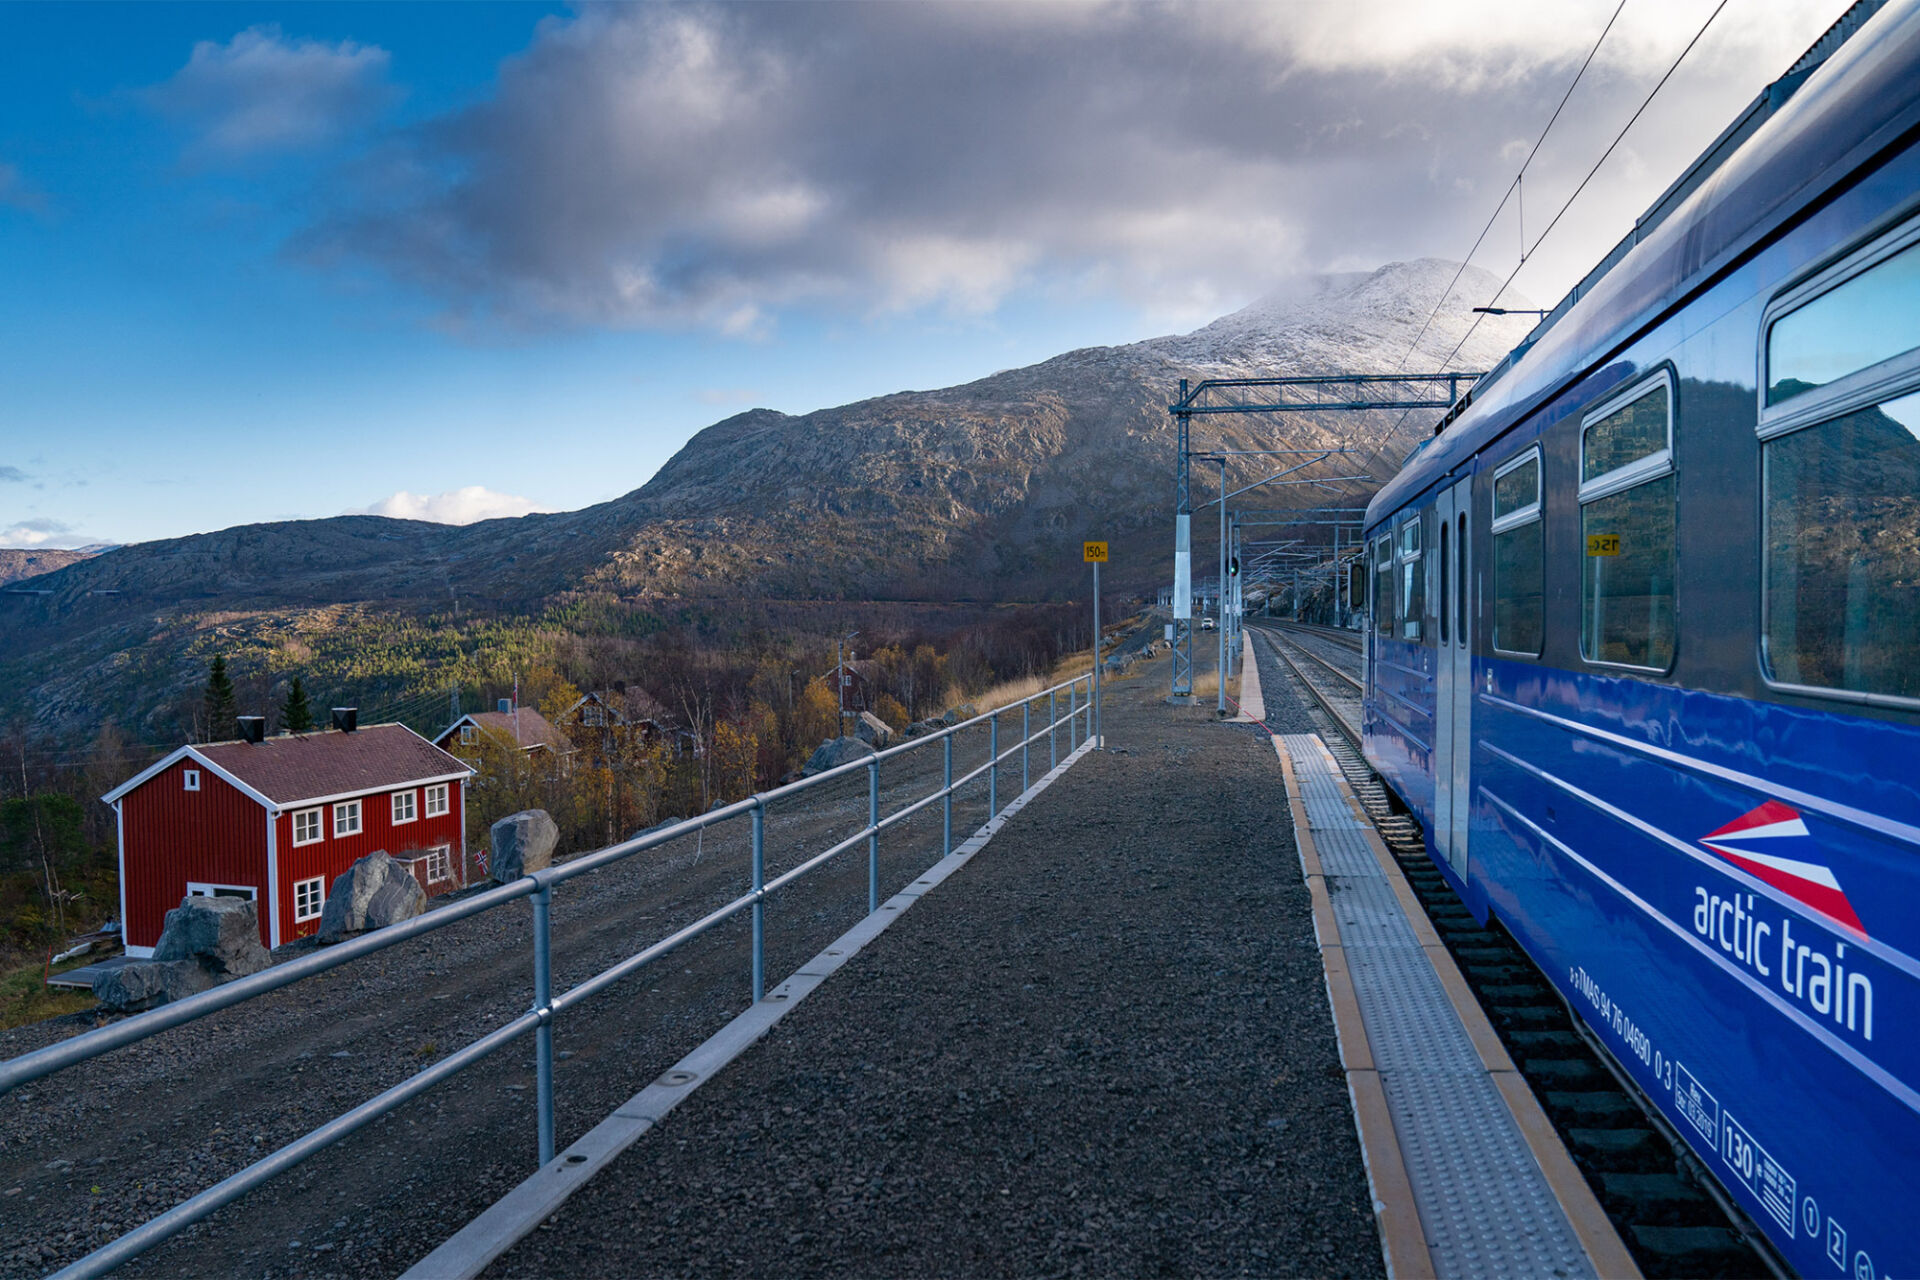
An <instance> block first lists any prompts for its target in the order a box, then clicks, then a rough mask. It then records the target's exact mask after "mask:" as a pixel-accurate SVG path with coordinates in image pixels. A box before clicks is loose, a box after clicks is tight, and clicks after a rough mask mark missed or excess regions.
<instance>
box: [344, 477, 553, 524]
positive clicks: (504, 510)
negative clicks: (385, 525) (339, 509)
mask: <svg viewBox="0 0 1920 1280" xmlns="http://www.w3.org/2000/svg"><path fill="white" fill-rule="evenodd" d="M544 509H545V508H541V507H536V506H534V505H533V503H531V502H529V501H528V500H527V499H525V498H521V497H516V496H515V495H513V494H511V493H495V492H494V491H493V490H491V489H489V488H487V487H486V486H485V485H478V484H470V485H468V486H466V487H465V488H464V489H449V490H447V491H446V492H445V493H434V494H426V493H409V492H407V491H406V490H405V489H402V490H400V492H398V493H396V494H394V495H393V496H392V497H389V498H382V499H381V500H380V501H378V502H376V503H374V504H373V505H372V506H370V507H360V508H358V509H356V510H352V511H348V512H345V513H344V514H346V515H350V516H389V517H391V518H393V519H395V520H426V521H429V522H431V523H433V524H473V523H474V522H475V521H478V520H499V519H511V518H513V517H515V516H524V515H530V514H532V513H533V512H535V511H540V510H544Z"/></svg>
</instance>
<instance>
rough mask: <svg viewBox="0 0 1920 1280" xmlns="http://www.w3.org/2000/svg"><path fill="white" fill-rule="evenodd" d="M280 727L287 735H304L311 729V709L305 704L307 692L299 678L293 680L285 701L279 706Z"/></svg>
mask: <svg viewBox="0 0 1920 1280" xmlns="http://www.w3.org/2000/svg"><path fill="white" fill-rule="evenodd" d="M280 727H281V728H283V729H285V730H286V731H287V732H289V733H305V732H306V731H307V730H309V729H311V728H313V708H312V707H311V706H309V705H308V703H307V691H306V688H305V686H303V685H302V684H301V683H300V677H299V676H295V677H294V678H293V686H292V687H291V688H289V689H288V690H287V700H286V701H285V702H283V703H281V704H280Z"/></svg>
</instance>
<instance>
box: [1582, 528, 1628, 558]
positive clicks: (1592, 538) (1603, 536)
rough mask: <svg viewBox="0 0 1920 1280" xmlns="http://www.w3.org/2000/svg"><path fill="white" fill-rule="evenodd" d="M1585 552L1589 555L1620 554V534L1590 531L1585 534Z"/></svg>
mask: <svg viewBox="0 0 1920 1280" xmlns="http://www.w3.org/2000/svg"><path fill="white" fill-rule="evenodd" d="M1587 554H1588V555H1590V556H1617V555H1619V554H1620V535H1619V534H1617V533H1590V534H1588V535H1587Z"/></svg>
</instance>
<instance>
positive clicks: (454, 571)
mask: <svg viewBox="0 0 1920 1280" xmlns="http://www.w3.org/2000/svg"><path fill="white" fill-rule="evenodd" d="M1457 269H1458V268H1457V264H1455V263H1450V262H1443V261H1439V260H1435V259H1424V260H1421V261H1417V262H1410V263H1395V264H1392V265H1389V266H1386V267H1383V268H1381V269H1380V270H1378V271H1374V272H1369V273H1352V274H1346V275H1333V276H1321V277H1316V278H1313V279H1309V280H1304V281H1301V282H1300V283H1299V284H1298V285H1297V286H1296V287H1295V288H1292V289H1289V290H1287V291H1284V292H1282V293H1279V294H1276V295H1274V296H1272V297H1269V298H1265V299H1262V300H1261V301H1259V302H1257V303H1255V304H1253V305H1251V306H1249V307H1247V308H1245V309H1243V310H1241V311H1238V312H1235V313H1233V314H1232V315H1229V316H1226V317H1224V318H1223V319H1221V320H1218V321H1215V322H1214V323H1213V324H1210V325H1207V326H1206V327H1204V328H1202V329H1198V330H1195V331H1194V332H1192V333H1188V334H1182V335H1177V336H1170V337H1163V338H1155V339H1150V340H1147V341H1144V342H1137V343H1132V344H1129V345H1126V346H1117V347H1093V348H1086V349H1083V350H1078V351H1071V352H1068V353H1067V354H1065V355H1061V356H1058V357H1055V358H1054V359H1051V360H1047V361H1044V362H1042V363H1040V364H1036V365H1031V366H1028V367H1026V368H1021V369H1012V370H1006V371H1003V372H1000V373H996V374H993V375H991V376H990V377H986V378H982V379H980V380H978V381H976V382H971V383H967V384H965V385H963V386H958V387H950V388H946V389H943V390H936V391H911V392H900V393H898V394H894V395H888V396H881V397H878V398H876V399H872V400H866V401H862V402H859V403H857V404H851V405H845V406H841V407H838V408H831V409H822V410H819V411H817V412H814V413H808V414H803V415H789V414H785V413H779V412H776V411H774V410H770V409H754V410H750V411H748V412H746V413H742V414H738V415H736V416H734V417H731V418H728V419H726V420H724V421H722V422H718V423H716V424H714V425H713V426H711V427H708V428H707V429H706V430H704V431H702V432H700V433H699V434H698V435H696V436H695V437H694V438H693V439H692V440H690V441H688V443H687V444H686V446H685V447H684V448H682V449H681V450H680V451H679V453H677V454H676V455H674V457H673V458H672V459H670V460H669V461H668V462H667V464H666V465H665V466H663V467H662V468H661V469H660V471H659V473H658V474H656V475H655V476H654V477H653V478H652V479H651V480H649V481H648V482H647V483H646V484H645V485H643V486H642V487H641V488H639V489H636V490H634V491H633V492H631V493H629V494H626V495H625V496H623V497H620V498H616V499H614V500H613V501H611V502H606V503H601V504H599V505H597V506H592V507H588V508H585V509H583V510H580V511H571V512H562V513H554V514H543V515H531V516H525V517H521V518H519V519H514V520H493V521H486V522H483V523H480V524H475V525H469V526H465V527H450V526H443V525H432V524H424V523H420V522H415V521H404V520H390V519H385V518H381V517H374V516H342V517H338V518H335V519H329V520H311V521H296V522H288V523H278V524H265V525H247V526H241V527H237V528H232V529H226V530H222V531H220V532H217V533H211V534H204V535H198V536H195V537H189V538H177V539H169V540H166V541H161V542H152V543H143V544H139V545H136V546H130V547H123V548H119V549H117V550H115V551H113V552H111V553H110V554H106V555H102V556H99V557H97V558H94V559H91V560H87V561H85V562H82V563H77V564H73V565H69V566H67V567H66V568H64V569H61V570H59V571H58V572H55V573H52V574H49V575H46V576H44V577H43V578H42V579H41V580H40V581H39V582H37V583H36V584H35V585H36V586H39V587H47V588H51V589H52V594H51V595H48V596H44V597H29V598H23V599H20V600H17V601H13V602H11V603H9V604H6V605H3V606H0V651H11V652H12V653H13V654H14V655H16V656H15V657H14V658H13V659H12V660H11V661H8V662H6V663H5V665H4V666H0V690H4V689H5V688H6V687H7V686H8V685H11V686H12V687H13V688H15V689H17V690H20V691H22V699H21V700H22V701H23V702H24V703H25V705H26V709H27V710H28V711H29V713H30V714H32V715H33V716H34V717H35V718H36V719H37V720H39V721H40V722H41V723H42V724H45V725H47V726H48V727H54V726H55V725H56V724H57V723H59V722H64V721H65V720H67V719H68V718H69V716H72V715H76V714H79V712H78V711H77V709H76V708H73V707H72V706H70V705H69V704H70V703H71V702H72V701H73V695H74V694H75V693H77V691H79V690H82V689H86V688H88V687H89V684H88V681H89V680H90V679H91V680H98V681H111V680H112V679H115V678H120V679H125V678H128V677H127V676H126V675H125V673H126V672H128V671H141V672H146V673H148V674H147V675H146V677H145V678H147V679H153V678H156V677H158V676H159V675H160V673H161V672H163V671H170V672H172V673H173V678H174V679H177V680H190V679H191V678H193V676H194V675H195V673H196V672H197V671H198V670H199V667H198V666H196V665H195V663H193V662H188V661H184V660H183V659H184V656H185V654H186V652H187V650H188V648H190V647H191V642H192V640H193V637H194V636H195V635H196V634H198V633H200V632H203V631H204V630H205V629H206V628H208V627H215V626H229V627H230V626H232V625H233V623H234V620H235V619H236V618H248V619H253V620H255V621H256V622H257V623H258V624H259V625H260V626H262V627H265V628H266V629H268V630H270V631H275V632H276V634H278V633H285V632H287V631H289V630H291V631H292V632H296V633H297V632H298V630H299V628H300V626H301V623H300V621H299V619H300V618H302V617H310V616H313V615H314V614H315V613H316V612H317V611H318V612H324V611H327V610H338V609H340V608H342V607H352V608H355V609H360V610H374V611H387V612H393V611H398V612H402V613H412V614H415V615H424V614H426V613H428V612H435V611H438V612H446V611H449V610H451V609H452V608H454V606H455V605H456V604H457V605H459V606H461V607H463V608H466V609H469V610H479V611H493V612H496V613H521V614H525V613H531V612H538V611H540V610H542V609H550V608H552V607H553V606H555V605H556V604H561V603H564V602H568V601H579V600H583V599H595V598H612V599H616V600H620V601H628V602H633V601H641V602H645V601H655V602H658V601H683V602H684V601H689V600H707V601H720V600H725V599H732V598H739V597H743V596H751V597H762V598H768V597H771V598H779V599H821V598H828V599H892V600H937V599H953V598H968V599H1008V598H1041V597H1046V596H1048V595H1054V596H1058V595H1062V594H1069V593H1071V592H1073V591H1075V590H1077V589H1078V573H1079V563H1078V562H1079V554H1078V547H1077V543H1078V542H1079V541H1080V540H1081V539H1082V538H1091V537H1104V538H1106V539H1108V540H1109V541H1110V542H1112V543H1113V544H1114V560H1113V562H1112V564H1111V567H1110V573H1111V574H1112V578H1111V580H1113V581H1114V582H1116V584H1117V585H1120V586H1126V585H1136V586H1139V587H1142V588H1145V587H1147V586H1148V585H1149V584H1152V583H1157V582H1159V581H1160V580H1162V579H1164V578H1166V577H1167V576H1168V574H1169V573H1170V569H1169V565H1170V563H1171V555H1170V554H1169V552H1170V548H1171V542H1172V534H1171V530H1172V499H1173V446H1174V439H1175V430H1174V425H1173V422H1172V419H1171V418H1170V416H1169V415H1168V413H1167V404H1168V402H1169V401H1170V400H1171V399H1172V398H1173V397H1174V395H1175V393H1176V389H1177V387H1178V383H1179V380H1180V379H1181V378H1183V377H1185V378H1193V379H1198V378H1207V377H1215V378H1218V377H1258V376H1273V375H1280V374H1308V373H1349V372H1380V371H1391V370H1393V369H1395V368H1396V367H1404V368H1406V369H1409V370H1412V369H1429V368H1432V367H1434V366H1437V365H1438V364H1439V363H1440V362H1441V361H1442V360H1443V359H1445V358H1446V357H1447V356H1448V355H1449V353H1451V352H1453V351H1454V349H1455V347H1456V346H1458V347H1459V350H1458V353H1457V354H1456V355H1455V356H1454V359H1453V363H1452V366H1451V367H1452V368H1456V369H1469V370H1471V369H1485V368H1489V367H1491V366H1492V365H1493V364H1494V363H1496V362H1497V361H1498V360H1499V359H1500V358H1501V357H1502V356H1503V355H1505V353H1506V352H1507V350H1508V349H1509V348H1510V347H1511V346H1512V345H1513V344H1514V343H1515V342H1517V341H1518V340H1519V338H1520V337H1522V336H1523V335H1524V333H1525V331H1526V329H1527V328H1528V327H1529V326H1528V323H1527V322H1526V321H1525V320H1524V319H1523V318H1519V317H1481V316H1475V315H1474V314H1473V313H1472V311H1471V307H1472V305H1473V304H1474V303H1476V302H1482V301H1484V300H1486V299H1488V298H1490V297H1491V295H1492V294H1493V292H1494V291H1495V290H1496V289H1497V288H1498V285H1499V281H1498V279H1497V278H1496V277H1494V276H1492V275H1491V274H1489V273H1487V272H1483V271H1479V270H1477V269H1475V268H1468V269H1467V271H1466V273H1465V274H1464V275H1463V276H1462V278H1461V280H1460V283H1459V285H1458V286H1457V287H1456V288H1454V290H1453V291H1452V293H1451V294H1450V295H1449V298H1448V301H1447V303H1446V305H1445V306H1443V307H1442V308H1441V309H1440V310H1439V312H1438V314H1437V315H1435V316H1434V319H1433V322H1432V324H1431V325H1430V326H1428V327H1427V328H1426V331H1425V333H1424V335H1423V336H1421V337H1420V341H1419V346H1418V349H1417V350H1413V351H1411V352H1410V351H1409V346H1410V344H1412V343H1413V341H1414V339H1415V337H1416V335H1417V334H1420V331H1421V328H1422V324H1423V322H1424V321H1425V320H1426V318H1427V316H1428V314H1429V313H1430V312H1431V311H1432V310H1433V308H1434V304H1435V301H1436V300H1437V299H1438V298H1439V297H1440V295H1441V293H1442V291H1443V290H1445V289H1446V288H1447V286H1448V284H1449V283H1450V282H1451V281H1452V280H1453V278H1454V275H1455V272H1456V270H1457ZM1503 301H1506V302H1508V303H1509V304H1511V305H1516V306H1517V305H1524V300H1519V299H1513V298H1509V299H1505V300H1503ZM1463 339H1464V341H1463ZM1403 360H1404V364H1403ZM1435 417H1437V414H1436V413H1434V412H1431V411H1427V412H1415V413H1412V414H1405V415H1402V414H1374V415H1356V414H1345V415H1337V414H1318V415H1289V416H1288V417H1287V418H1285V419H1283V420H1262V419H1254V418H1248V417H1244V416H1222V417H1213V418H1201V419H1196V427H1195V444H1196V447H1202V448H1204V447H1213V446H1229V447H1235V448H1261V447H1264V448H1320V447H1326V446H1330V445H1350V446H1351V447H1354V448H1357V449H1361V450H1363V451H1364V453H1363V454H1362V455H1361V456H1359V457H1349V458H1347V459H1344V460H1343V461H1342V463H1341V467H1340V470H1339V471H1338V472H1333V471H1329V472H1325V473H1323V474H1358V473H1361V472H1364V473H1365V474H1367V475H1369V476H1370V477H1372V479H1371V480H1370V481H1369V482H1362V483H1356V484H1347V485H1340V486H1336V487H1335V488H1336V491H1337V492H1333V493H1330V492H1327V491H1322V490H1300V489H1290V490H1288V489H1282V490H1274V491H1272V492H1273V494H1274V495H1275V496H1274V497H1273V498H1272V499H1271V501H1267V502H1265V503H1264V505H1271V506H1284V505H1289V503H1291V504H1293V505H1313V504H1316V503H1317V504H1324V503H1327V502H1331V501H1333V500H1334V498H1335V497H1337V496H1342V495H1344V496H1347V497H1351V498H1353V499H1355V501H1358V499H1359V497H1360V496H1362V495H1363V494H1364V493H1365V492H1367V491H1370V490H1371V489H1372V488H1374V487H1376V486H1377V484H1378V483H1380V482H1381V481H1384V480H1385V479H1386V478H1387V477H1388V476H1390V475H1391V474H1392V473H1393V471H1394V470H1395V469H1396V468H1397V467H1398V465H1399V463H1400V461H1401V459H1403V458H1404V457H1405V455H1406V454H1407V453H1408V452H1409V451H1411V449H1412V448H1413V447H1414V446H1415V445H1416V444H1417V443H1418V442H1419V440H1420V439H1421V438H1422V437H1423V436H1424V435H1425V434H1426V433H1427V432H1428V431H1430V430H1431V425H1432V422H1433V420H1434V418H1435ZM1273 469H1277V468H1273ZM1244 474H1245V479H1244V480H1241V481H1239V482H1240V483H1244V482H1246V481H1247V480H1251V479H1256V478H1258V474H1259V473H1257V472H1255V471H1253V470H1252V468H1251V465H1250V466H1249V467H1248V468H1246V469H1245V471H1244ZM1195 492H1196V496H1197V497H1201V498H1204V497H1205V496H1207V495H1210V494H1211V492H1212V482H1210V481H1204V480H1203V481H1201V482H1199V483H1197V484H1196V489H1195ZM1309 494H1310V495H1311V496H1310V497H1309V496H1307V495H1309ZM1202 523H1204V522H1202ZM1201 550H1202V544H1198V543H1197V545H1196V552H1200V551H1201ZM174 654H179V655H181V657H180V658H179V659H174V658H172V655H174ZM6 677H12V679H10V680H9V679H6ZM36 691H38V692H36ZM0 696H4V694H0ZM4 710H5V708H0V711H4Z"/></svg>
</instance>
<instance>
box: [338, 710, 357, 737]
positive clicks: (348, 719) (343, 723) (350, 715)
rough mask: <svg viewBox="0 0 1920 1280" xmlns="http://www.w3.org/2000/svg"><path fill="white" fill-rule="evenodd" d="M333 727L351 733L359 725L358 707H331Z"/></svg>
mask: <svg viewBox="0 0 1920 1280" xmlns="http://www.w3.org/2000/svg"><path fill="white" fill-rule="evenodd" d="M333 727H334V728H336V729H338V730H339V731H340V732H342V733H352V732H353V731H354V730H355V729H358V728H359V727H360V708H358V707H335V708H334V709H333Z"/></svg>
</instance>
